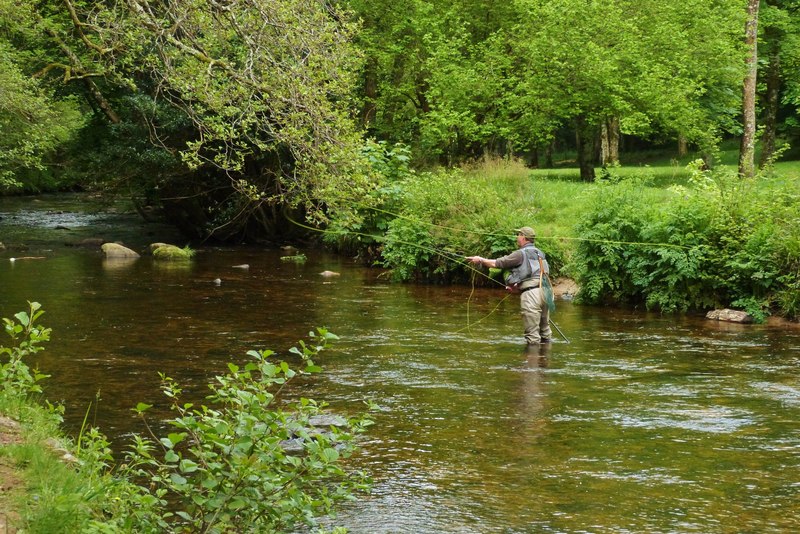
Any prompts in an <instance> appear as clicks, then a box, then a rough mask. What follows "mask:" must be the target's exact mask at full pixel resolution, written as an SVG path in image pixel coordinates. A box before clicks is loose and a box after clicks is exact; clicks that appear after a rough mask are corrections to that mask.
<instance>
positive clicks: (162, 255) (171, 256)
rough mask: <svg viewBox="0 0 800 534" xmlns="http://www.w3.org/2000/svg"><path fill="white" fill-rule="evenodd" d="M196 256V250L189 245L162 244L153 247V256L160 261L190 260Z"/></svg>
mask: <svg viewBox="0 0 800 534" xmlns="http://www.w3.org/2000/svg"><path fill="white" fill-rule="evenodd" d="M192 256H194V250H192V249H190V248H189V247H184V248H180V247H176V246H175V245H166V244H162V245H161V246H159V247H157V248H155V249H153V258H155V259H157V260H160V261H189V260H190V259H192Z"/></svg>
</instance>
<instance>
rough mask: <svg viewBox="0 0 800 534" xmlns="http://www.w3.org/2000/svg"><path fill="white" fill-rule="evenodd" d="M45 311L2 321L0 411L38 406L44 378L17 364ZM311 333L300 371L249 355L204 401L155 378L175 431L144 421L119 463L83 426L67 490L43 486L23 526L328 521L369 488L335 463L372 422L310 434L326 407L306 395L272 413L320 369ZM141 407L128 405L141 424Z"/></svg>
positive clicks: (97, 528) (196, 527)
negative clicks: (294, 386)
mask: <svg viewBox="0 0 800 534" xmlns="http://www.w3.org/2000/svg"><path fill="white" fill-rule="evenodd" d="M41 313H42V311H41V310H40V306H39V304H38V303H32V304H31V313H30V314H28V313H20V314H17V315H16V316H15V317H16V318H17V322H15V321H11V320H8V319H6V320H4V322H5V325H6V332H7V333H9V334H10V335H11V338H12V341H13V344H14V347H13V348H11V349H6V348H4V347H0V357H2V356H7V357H10V358H9V361H8V362H5V361H4V360H3V361H2V363H3V366H2V368H1V369H2V374H0V378H2V381H3V385H4V387H5V389H4V390H3V391H2V392H0V409H2V410H3V411H7V409H6V407H7V406H8V405H9V399H11V400H12V401H18V402H26V401H27V407H28V408H29V409H35V406H34V401H33V399H32V398H31V397H30V394H31V393H33V392H38V391H40V388H39V387H38V386H36V382H37V381H38V380H39V379H40V378H42V375H39V374H36V373H32V372H31V371H30V370H29V369H28V368H27V365H26V364H25V363H24V362H23V361H22V358H23V357H25V356H27V355H29V354H32V353H33V352H35V351H37V350H41V348H40V347H37V346H36V345H37V344H38V343H39V342H40V341H42V340H45V339H46V337H47V334H48V333H49V330H48V329H42V328H40V327H38V326H36V325H35V321H36V319H38V317H39V316H40V315H41ZM310 335H311V338H312V340H313V341H314V344H308V345H307V344H306V343H304V342H302V341H301V342H300V347H299V348H296V347H295V348H292V349H291V352H292V353H294V354H295V355H296V356H298V357H299V358H300V360H301V361H302V362H303V364H304V368H303V369H302V370H300V371H295V370H293V369H291V368H290V366H289V365H288V364H287V363H286V362H283V361H274V359H273V358H272V356H273V355H274V353H273V352H271V351H268V350H266V351H251V352H249V353H248V355H249V356H250V357H251V358H252V361H251V362H249V363H247V364H246V365H244V366H243V367H239V366H236V365H234V364H229V366H228V373H227V374H225V375H221V376H217V377H216V378H215V380H214V382H213V383H212V384H210V386H209V387H210V389H211V394H210V395H209V396H208V397H207V400H208V401H209V402H208V405H199V406H195V405H194V404H192V403H184V402H181V400H180V398H181V389H180V387H179V386H178V385H177V384H176V383H175V381H174V380H172V379H171V378H169V377H166V376H163V375H162V377H161V378H162V390H163V392H164V394H165V396H166V397H167V398H168V399H169V401H170V403H171V407H172V409H173V410H174V411H175V413H176V416H175V417H174V418H173V419H170V420H169V421H167V424H168V425H169V426H171V427H172V429H173V431H172V432H169V433H168V434H167V435H166V436H161V437H159V436H157V435H156V434H155V433H154V432H152V431H151V430H150V427H149V426H147V428H148V432H149V436H147V437H143V436H136V437H135V439H134V442H133V444H132V446H131V448H130V450H129V451H128V453H127V454H126V455H125V461H124V463H122V464H115V462H114V460H113V457H112V451H111V450H110V448H109V441H108V440H107V438H106V437H105V436H104V435H103V434H102V433H101V432H100V431H99V430H97V429H95V428H84V429H83V430H82V432H81V435H80V436H79V438H78V440H77V444H76V447H75V449H76V455H77V457H78V462H79V463H78V464H76V465H75V466H74V467H72V466H60V465H59V466H58V467H57V468H58V469H59V470H61V471H67V474H66V475H64V477H63V479H64V482H63V484H62V485H61V486H60V487H57V486H58V484H56V483H55V480H56V478H55V477H53V479H52V480H48V482H47V484H45V485H46V486H48V494H49V495H48V496H47V498H41V499H29V502H30V504H29V507H30V509H29V510H27V511H26V512H25V513H24V514H22V516H23V517H24V521H25V525H26V531H29V532H34V533H35V532H45V531H47V529H46V527H41V528H38V527H37V526H36V525H46V524H54V522H55V524H61V525H63V524H64V521H66V520H67V519H68V521H69V525H70V526H69V528H70V529H71V530H72V531H76V532H108V533H117V532H136V533H140V532H159V533H161V532H285V531H289V530H291V529H293V528H296V527H297V526H298V525H300V524H307V525H314V524H316V521H317V520H318V519H319V518H321V517H324V516H328V515H332V513H333V511H334V506H335V505H336V504H337V503H339V502H341V501H342V500H346V499H352V498H353V495H354V492H356V491H359V490H363V489H366V487H367V480H366V477H365V475H363V474H362V473H352V472H348V471H347V470H345V468H344V467H343V465H342V460H343V459H344V458H347V457H348V456H349V455H350V454H351V453H352V452H353V451H354V450H355V448H356V443H355V437H356V435H357V434H358V433H360V432H363V431H364V429H365V428H366V427H367V426H368V425H369V424H370V423H371V422H370V421H369V420H368V419H367V418H366V417H365V416H358V417H354V418H350V419H344V418H337V420H336V422H335V424H334V423H331V424H330V425H329V426H328V428H325V429H324V430H323V429H316V427H315V426H314V425H313V424H312V418H313V417H314V416H317V415H320V414H322V412H323V408H324V407H325V404H324V403H317V402H314V401H313V400H310V399H305V398H301V399H300V400H298V401H296V402H293V403H289V404H287V403H281V406H278V402H279V400H278V399H279V395H280V393H281V391H282V390H283V389H284V388H285V387H286V385H287V384H288V383H289V382H290V381H291V380H293V379H295V378H297V377H299V376H303V375H307V374H311V373H318V372H319V371H320V370H321V369H320V368H319V367H318V366H317V365H315V363H314V362H313V361H312V359H311V358H312V357H315V356H316V355H317V354H319V352H320V351H322V350H323V349H324V348H325V347H326V346H327V343H328V342H329V341H330V340H332V339H336V336H334V335H333V334H331V333H330V332H327V331H326V330H324V329H318V331H317V333H316V334H314V333H313V332H312V333H311V334H310ZM12 404H13V403H12ZM148 408H149V406H148V405H145V404H139V405H138V406H137V407H136V409H135V411H136V413H138V414H139V415H140V416H141V417H142V418H143V420H144V421H145V424H147V420H146V419H145V417H144V416H145V414H146V412H147V410H148ZM19 413H22V412H19ZM50 415H51V417H52V414H50ZM59 420H60V419H59ZM23 423H24V420H23ZM46 456H48V455H46ZM73 468H74V469H75V470H76V473H73V475H75V476H72V477H71V478H70V475H69V472H70V471H72V469H73ZM52 471H53V469H51V472H52ZM40 476H41V475H40ZM59 480H61V479H59ZM76 488H77V489H76ZM59 491H60V493H59ZM53 514H56V515H55V516H54V515H53ZM45 516H49V517H50V519H49V520H43V519H42V518H43V517H45ZM53 517H56V519H52V518H53ZM43 529H44V530H43Z"/></svg>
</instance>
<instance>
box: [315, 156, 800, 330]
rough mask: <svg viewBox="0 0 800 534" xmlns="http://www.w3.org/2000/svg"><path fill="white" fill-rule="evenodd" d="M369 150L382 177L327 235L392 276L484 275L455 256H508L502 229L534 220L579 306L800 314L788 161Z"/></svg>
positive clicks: (799, 248) (793, 173)
mask: <svg viewBox="0 0 800 534" xmlns="http://www.w3.org/2000/svg"><path fill="white" fill-rule="evenodd" d="M730 157H732V154H730V153H728V154H726V153H721V154H720V155H719V156H718V159H719V160H720V161H722V162H724V161H725V160H726V158H730ZM370 159H371V161H372V164H373V165H374V166H375V167H376V169H377V171H379V174H380V175H382V176H384V177H385V178H384V179H383V182H382V183H381V184H380V187H379V188H378V189H376V191H375V193H374V195H373V197H372V198H370V199H368V201H367V202H365V203H364V204H363V206H364V207H362V208H361V209H359V211H358V212H357V215H356V216H354V217H350V218H342V219H335V220H334V221H333V223H332V224H331V226H330V227H328V229H327V230H326V231H325V233H324V239H325V240H326V241H327V243H328V244H330V245H332V246H334V247H336V248H338V250H340V251H343V252H349V253H355V254H358V255H360V256H361V257H363V258H365V259H368V260H369V261H373V262H375V263H378V264H380V265H382V266H383V267H387V268H389V269H391V272H392V274H393V276H394V277H395V278H396V279H398V280H415V281H425V282H435V283H441V282H456V281H460V282H465V281H469V280H470V279H472V280H473V281H474V283H488V282H487V280H486V279H485V278H483V277H475V272H474V271H472V270H471V269H469V268H468V266H467V265H466V263H465V262H464V261H463V256H464V255H465V253H474V254H481V255H484V256H489V257H494V256H497V255H499V254H504V253H507V252H509V251H510V250H512V249H513V246H514V245H513V229H514V228H518V227H520V226H523V225H531V226H533V227H535V228H536V229H537V232H538V236H539V237H537V245H538V246H540V248H541V249H542V250H543V251H544V252H545V253H546V254H547V255H548V258H549V259H550V260H551V261H550V264H551V265H552V266H553V268H554V273H553V274H554V275H555V276H566V277H570V278H573V279H575V280H576V281H577V282H578V285H579V286H580V287H581V291H580V294H579V298H580V300H581V301H582V302H584V303H588V304H601V303H602V304H617V305H641V306H645V307H647V308H648V309H654V310H660V311H664V312H685V311H704V310H707V309H710V308H714V307H728V306H730V307H737V308H740V309H744V310H746V311H747V312H748V313H750V314H751V315H752V316H753V317H754V319H755V320H756V321H762V320H764V319H765V318H766V317H767V316H768V315H770V314H776V315H780V316H783V317H786V318H789V319H796V318H797V317H798V314H800V225H798V221H800V185H799V182H798V178H799V177H800V172H799V170H798V166H797V164H796V163H792V162H789V163H780V164H776V165H770V166H767V167H765V168H764V169H763V170H762V171H761V172H760V173H759V174H758V175H757V176H756V177H755V178H753V179H746V180H742V179H741V177H739V176H738V175H737V173H736V171H735V168H734V167H732V166H726V165H724V164H723V165H719V166H718V167H717V168H716V169H715V170H713V171H711V170H706V169H704V167H703V164H702V162H701V161H700V160H689V161H687V164H686V165H682V164H680V163H678V162H674V161H673V162H670V163H663V162H662V163H661V164H660V165H659V164H658V162H656V164H655V165H653V166H641V167H609V168H606V169H601V171H600V178H599V179H598V180H597V181H596V182H594V183H590V184H589V183H584V182H580V181H577V180H575V179H574V177H575V171H574V169H569V170H566V171H560V172H559V171H554V170H530V169H527V168H525V167H524V166H523V165H522V164H521V163H519V162H515V161H511V160H495V161H488V162H484V164H482V165H479V166H473V167H462V168H460V169H453V170H440V171H435V172H424V173H417V172H414V171H413V170H412V169H411V168H409V167H408V165H407V162H408V156H407V154H406V152H405V151H404V149H403V148H402V147H399V146H395V147H387V146H385V145H380V146H373V147H372V148H371V152H370Z"/></svg>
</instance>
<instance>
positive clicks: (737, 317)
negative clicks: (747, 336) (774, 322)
mask: <svg viewBox="0 0 800 534" xmlns="http://www.w3.org/2000/svg"><path fill="white" fill-rule="evenodd" d="M706 319H712V320H715V321H725V322H728V323H752V322H753V317H752V316H751V315H750V314H748V313H747V312H743V311H741V310H731V309H728V308H725V309H721V310H711V311H710V312H708V313H707V314H706Z"/></svg>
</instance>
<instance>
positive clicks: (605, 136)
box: [600, 117, 619, 167]
mask: <svg viewBox="0 0 800 534" xmlns="http://www.w3.org/2000/svg"><path fill="white" fill-rule="evenodd" d="M600 163H601V165H603V166H604V167H605V166H607V165H616V164H618V163H619V118H617V117H608V118H606V119H605V120H604V121H603V124H602V125H601V129H600Z"/></svg>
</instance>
